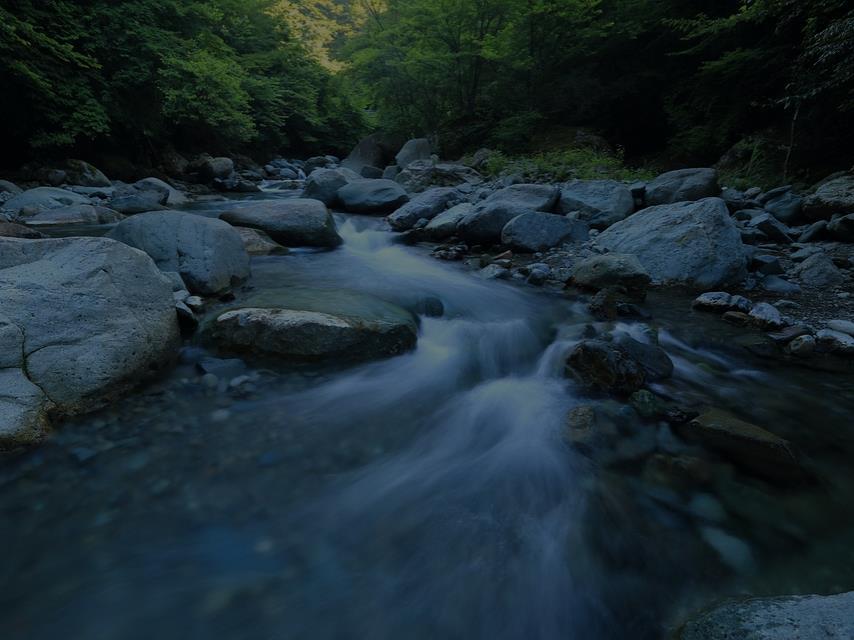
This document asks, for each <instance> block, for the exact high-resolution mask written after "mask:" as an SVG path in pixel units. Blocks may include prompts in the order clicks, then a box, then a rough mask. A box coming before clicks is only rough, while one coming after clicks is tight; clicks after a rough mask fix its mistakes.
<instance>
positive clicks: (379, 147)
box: [341, 133, 391, 173]
mask: <svg viewBox="0 0 854 640" xmlns="http://www.w3.org/2000/svg"><path fill="white" fill-rule="evenodd" d="M389 155H391V154H389V153H388V152H387V150H386V147H385V144H384V141H383V138H382V136H380V135H379V134H376V133H375V134H372V135H369V136H368V137H366V138H363V139H362V140H360V141H359V144H357V145H356V146H355V147H354V148H353V150H352V151H351V152H350V155H348V156H347V157H346V158H344V161H343V162H342V163H341V164H342V165H343V166H345V167H347V168H348V169H352V170H353V171H355V172H356V173H359V172H360V171H361V170H362V167H365V166H369V167H384V166H385V164H386V162H385V160H386V156H389Z"/></svg>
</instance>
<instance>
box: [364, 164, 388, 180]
mask: <svg viewBox="0 0 854 640" xmlns="http://www.w3.org/2000/svg"><path fill="white" fill-rule="evenodd" d="M359 175H360V176H362V177H363V178H367V179H368V180H378V179H380V178H382V177H383V170H382V169H378V168H377V167H372V166H370V165H367V164H366V165H365V166H364V167H362V168H361V169H359Z"/></svg>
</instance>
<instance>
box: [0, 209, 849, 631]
mask: <svg viewBox="0 0 854 640" xmlns="http://www.w3.org/2000/svg"><path fill="white" fill-rule="evenodd" d="M262 197H281V194H275V195H274V194H266V195H264V196H262ZM253 201H254V199H253V198H252V197H245V198H243V199H241V200H239V201H236V202H235V201H229V202H223V203H220V202H211V203H205V204H197V205H194V206H193V207H192V209H193V210H194V211H195V212H197V213H199V214H200V215H210V216H215V215H217V214H218V213H219V212H220V211H222V210H224V208H226V207H233V206H251V204H252V202H253ZM336 216H337V220H338V226H339V232H340V233H341V235H342V237H343V238H344V241H345V242H344V244H343V245H342V246H341V247H340V248H338V249H337V250H335V251H329V252H326V251H309V250H293V251H291V252H290V253H289V254H288V255H282V256H267V257H256V258H253V263H252V271H253V276H252V279H251V281H250V283H249V286H250V287H251V291H252V293H253V294H256V295H257V294H259V293H260V294H264V295H266V294H270V295H273V294H275V295H278V296H290V297H291V299H293V300H300V299H306V298H312V297H323V298H324V299H326V300H332V301H333V302H334V301H344V302H346V301H347V300H349V299H350V297H352V296H356V297H358V300H359V301H360V302H359V304H364V302H363V301H362V300H363V298H361V297H360V296H362V295H363V294H367V295H368V296H369V298H367V299H369V300H376V304H383V303H393V304H396V305H399V306H402V307H404V308H406V309H409V310H413V311H415V312H416V313H419V315H420V328H419V337H418V345H417V348H416V349H415V350H414V351H412V352H410V353H408V354H405V355H401V356H399V357H395V358H391V359H388V360H383V361H379V362H373V363H369V364H363V365H358V366H347V367H330V366H308V365H301V366H290V367H282V366H275V363H273V364H270V363H264V364H263V365H260V364H258V363H255V364H253V363H249V364H248V365H247V366H246V368H245V369H241V368H239V367H238V368H236V369H235V370H234V372H233V373H229V374H227V375H225V376H222V380H221V382H220V384H219V385H218V386H216V387H211V386H210V385H209V384H205V382H204V381H203V380H202V379H201V375H200V373H199V371H198V370H197V369H196V368H195V366H194V365H195V363H196V362H197V361H199V359H200V358H203V357H206V356H208V355H210V354H208V353H206V352H205V351H204V350H203V349H202V348H201V347H200V346H198V345H196V344H195V343H192V342H190V343H188V344H187V346H185V348H184V350H183V352H182V357H181V360H180V362H179V364H178V365H177V366H176V367H175V369H174V370H173V371H172V372H171V373H170V374H169V375H168V376H166V377H165V378H163V379H160V380H157V381H154V382H153V383H151V384H149V385H147V386H145V387H143V388H142V389H140V390H139V391H138V392H137V393H136V394H134V395H132V396H130V397H128V398H126V399H124V400H122V401H120V402H119V403H117V404H115V405H113V406H111V407H109V408H107V409H104V410H102V411H100V412H97V413H95V414H92V415H87V416H84V417H81V418H78V419H75V420H71V421H68V422H67V423H66V424H65V425H63V427H62V429H61V430H59V431H58V432H57V433H56V434H55V436H54V437H53V438H52V439H51V440H50V441H48V442H47V443H46V444H45V445H44V446H42V447H40V448H38V449H35V450H32V451H29V452H26V453H17V454H14V455H12V454H7V455H6V456H5V457H3V458H0V548H2V549H3V553H4V558H3V562H2V563H0V637H2V638H8V639H10V640H11V639H13V638H14V639H16V640H17V639H20V640H36V639H38V640H48V639H51V640H52V639H55V638H69V639H72V638H74V639H77V638H79V639H84V638H85V639H86V640H100V639H111V640H118V639H122V640H124V639H134V640H135V639H137V638H138V639H140V640H142V639H146V640H148V639H150V638H157V639H158V640H171V639H173V638H174V639H182V640H186V639H188V638H199V639H201V638H205V639H209V638H227V639H229V640H232V639H239V640H243V639H245V640H256V639H257V640H261V639H270V640H272V639H291V638H311V639H344V638H347V639H349V638H353V639H369V638H370V639H375V638H376V639H386V638H388V639H392V638H395V639H397V638H406V639H407V640H421V639H425V640H426V639H435V638H460V639H462V638H465V639H473V638H480V639H484V640H486V639H490V640H492V639H505V638H507V639H509V638H525V639H534V638H542V639H552V638H577V639H579V640H580V639H598V638H607V639H610V638H614V639H617V638H632V639H644V638H663V637H665V636H666V634H667V633H669V631H670V630H671V629H672V628H673V625H675V624H678V622H679V620H681V619H682V618H683V617H684V616H685V615H686V614H687V613H690V612H691V611H693V610H695V609H697V608H699V607H703V606H706V605H708V604H709V603H710V602H713V601H715V600H716V599H718V598H722V597H728V596H733V595H739V594H748V593H750V594H784V593H798V592H821V593H831V592H835V591H843V590H850V589H851V588H854V544H852V543H854V503H852V502H851V500H850V496H851V495H852V491H854V467H852V466H851V465H850V460H851V458H852V456H854V423H852V420H851V416H854V384H852V380H851V377H850V376H844V375H840V374H836V375H834V374H829V373H820V372H814V371H808V370H805V369H794V368H787V367H783V366H782V365H780V364H777V363H774V362H770V361H762V360H759V359H757V358H755V357H753V356H750V355H749V354H748V353H747V352H745V351H743V350H740V349H738V348H737V347H736V346H735V345H734V344H733V339H732V338H733V335H734V334H735V333H736V332H738V331H743V330H742V329H735V328H732V327H729V326H728V325H726V324H725V323H722V322H721V321H720V320H719V319H718V318H716V317H712V316H708V315H703V314H699V313H694V312H691V311H690V299H689V298H686V297H680V296H678V295H675V294H673V295H665V294H663V293H656V294H654V295H651V296H650V298H649V299H648V300H647V302H646V303H645V305H644V309H645V310H646V311H647V312H648V313H650V314H651V315H652V319H651V320H648V321H646V324H647V325H649V326H650V327H653V328H655V329H657V330H658V339H659V341H660V344H661V345H662V346H663V347H664V348H665V349H666V350H667V351H668V353H669V355H670V356H671V358H672V359H673V361H674V363H675V365H676V372H675V375H674V377H673V379H671V380H668V381H666V382H665V383H660V384H657V385H656V386H655V387H654V390H655V391H656V392H657V393H659V394H660V395H662V396H664V397H666V398H669V399H671V400H673V401H674V402H676V403H679V404H681V405H685V406H711V407H720V408H724V409H727V410H730V411H732V412H733V413H736V414H737V415H739V417H742V418H744V419H745V420H749V421H751V422H754V423H756V424H759V425H762V426H764V427H765V428H767V429H768V430H770V431H772V432H774V433H775V434H777V435H780V436H782V437H784V438H787V439H789V440H790V441H791V442H792V443H793V445H794V446H795V447H796V448H797V449H798V450H799V451H800V452H801V453H802V454H803V455H804V457H805V459H806V460H807V461H808V462H807V464H808V465H809V466H810V468H811V469H812V470H814V471H815V473H816V475H817V476H818V477H819V478H820V481H819V482H818V483H817V484H816V485H813V486H808V487H805V488H795V489H785V488H779V487H774V486H772V485H769V484H767V483H764V482H763V481H761V480H756V479H753V478H750V477H749V476H745V475H742V474H741V473H739V472H737V471H734V470H732V469H731V468H729V467H724V466H722V465H715V464H711V463H710V467H711V469H712V472H711V474H710V477H709V479H708V481H707V482H706V483H705V485H704V486H702V487H700V488H698V487H696V486H693V485H691V486H687V485H685V486H683V485H680V484H679V483H674V482H659V481H656V480H655V477H656V476H655V466H654V465H653V464H652V463H651V462H650V461H651V460H652V459H656V460H659V461H660V460H663V459H667V457H668V456H671V457H673V456H686V455H688V456H697V457H700V458H708V459H709V460H712V461H714V460H715V459H714V457H713V456H708V455H707V454H705V453H704V452H702V451H699V450H698V449H696V448H694V447H692V446H690V445H688V444H686V443H684V442H682V441H681V440H680V439H679V438H678V437H677V436H676V435H674V434H673V432H672V431H671V430H670V428H669V427H668V426H667V425H666V424H657V423H654V422H653V423H650V422H644V421H643V420H641V419H640V418H639V417H638V416H637V414H636V413H635V412H634V410H633V409H632V408H631V407H630V406H628V405H626V404H623V403H621V402H617V401H615V400H613V399H609V398H607V397H604V396H595V395H590V394H588V393H587V392H585V391H584V390H582V389H581V388H579V387H577V386H576V385H575V383H574V382H572V381H571V380H569V379H567V378H566V377H565V376H564V372H563V369H564V366H563V362H564V359H565V356H566V354H567V353H568V351H569V350H570V349H571V347H572V346H573V344H575V342H576V341H577V340H579V339H580V338H581V337H583V336H585V335H588V332H589V331H590V330H591V329H590V328H591V326H593V327H594V328H596V329H599V330H601V329H604V328H611V329H613V328H616V330H619V331H626V332H628V333H630V334H631V335H633V336H635V337H637V338H638V339H642V340H648V339H649V338H648V337H647V336H648V335H649V332H648V330H647V329H645V328H644V327H643V326H641V325H640V324H638V323H634V324H629V323H626V324H618V325H617V326H616V327H614V326H612V325H608V324H607V323H596V322H595V321H594V320H592V319H591V317H590V316H589V315H588V312H587V311H586V306H585V305H584V304H583V303H582V301H581V300H576V299H574V298H573V297H572V296H571V295H567V294H564V293H561V292H554V291H547V290H541V289H537V288H535V287H531V286H526V285H517V284H514V283H512V282H500V281H494V280H484V279H481V278H479V277H478V276H477V275H476V273H473V272H471V271H468V270H466V269H465V268H464V267H463V266H461V265H459V264H451V263H444V262H440V261H438V260H435V259H433V258H431V257H430V256H429V248H426V247H418V246H416V247H407V246H404V245H401V244H397V243H396V242H395V240H394V234H392V233H391V232H389V231H388V230H387V228H386V226H385V222H384V220H383V219H382V218H370V217H362V216H348V215H344V214H336ZM237 295H238V299H239V298H240V296H241V295H242V294H241V293H240V292H238V294H237ZM439 302H440V303H441V304H439ZM437 306H438V307H440V308H442V309H443V313H442V314H441V315H439V316H438V317H437V313H436V312H435V310H436V307H437ZM428 311H429V313H428ZM243 375H246V376H248V377H249V380H250V382H249V383H247V384H240V385H234V386H231V385H229V383H228V381H229V379H230V378H232V377H237V376H243ZM581 405H592V406H595V407H596V409H597V411H599V412H602V414H603V415H606V416H609V417H610V419H611V421H612V423H613V425H614V426H615V428H616V429H617V430H618V432H619V434H620V437H619V443H618V445H617V447H616V448H615V450H614V451H613V452H611V454H610V455H609V456H608V457H607V458H606V459H591V458H588V457H585V456H583V455H581V454H579V453H578V452H576V451H575V450H574V449H572V448H571V447H570V446H569V445H568V444H567V441H566V436H565V433H566V429H567V427H566V420H567V418H566V416H567V413H568V412H569V411H570V410H572V409H573V408H576V407H579V406H581Z"/></svg>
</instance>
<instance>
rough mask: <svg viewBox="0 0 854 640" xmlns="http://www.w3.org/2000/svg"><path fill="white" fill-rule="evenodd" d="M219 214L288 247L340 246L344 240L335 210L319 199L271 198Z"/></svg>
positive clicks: (223, 218)
mask: <svg viewBox="0 0 854 640" xmlns="http://www.w3.org/2000/svg"><path fill="white" fill-rule="evenodd" d="M220 218H221V219H222V220H225V221H226V222H228V223H229V224H232V225H235V226H238V227H249V228H250V229H258V230H260V231H264V232H265V233H267V234H268V235H269V236H270V238H272V239H273V241H275V242H277V243H279V244H281V245H284V246H286V247H337V246H338V245H340V244H341V242H342V240H341V236H339V235H338V230H337V229H336V227H335V220H334V219H333V217H332V214H331V213H329V210H328V209H327V208H326V205H325V204H323V203H322V202H321V201H320V200H309V199H307V198H288V199H283V200H269V201H266V202H258V203H254V204H253V205H252V206H247V207H240V208H238V209H235V210H234V211H228V212H225V213H223V214H221V215H220Z"/></svg>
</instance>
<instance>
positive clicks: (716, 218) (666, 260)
mask: <svg viewBox="0 0 854 640" xmlns="http://www.w3.org/2000/svg"><path fill="white" fill-rule="evenodd" d="M596 242H597V244H599V246H601V247H604V248H606V249H608V250H609V251H613V252H615V253H627V254H633V255H635V256H637V258H638V260H640V263H641V264H642V265H643V266H644V268H645V269H646V270H647V272H649V275H650V276H651V277H652V279H653V281H654V282H658V283H662V284H668V283H670V284H683V285H687V286H689V287H692V288H697V289H714V288H717V287H720V286H722V285H727V284H734V283H738V282H740V281H741V280H743V279H744V277H745V276H746V273H747V271H746V265H747V259H746V256H745V252H744V246H743V245H742V242H741V235H740V234H739V232H738V228H737V227H736V226H735V223H734V222H733V221H732V218H730V216H729V212H728V210H727V207H726V205H725V204H724V201H723V200H721V199H720V198H706V199H705V200H700V201H699V202H681V203H676V204H669V205H660V206H656V207H650V208H648V209H644V210H642V211H640V212H638V213H636V214H634V215H633V216H631V217H629V218H626V219H625V220H623V221H622V222H618V223H617V224H615V225H613V226H611V227H609V228H608V229H606V230H605V231H603V232H602V233H601V234H599V236H598V237H597V239H596Z"/></svg>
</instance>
